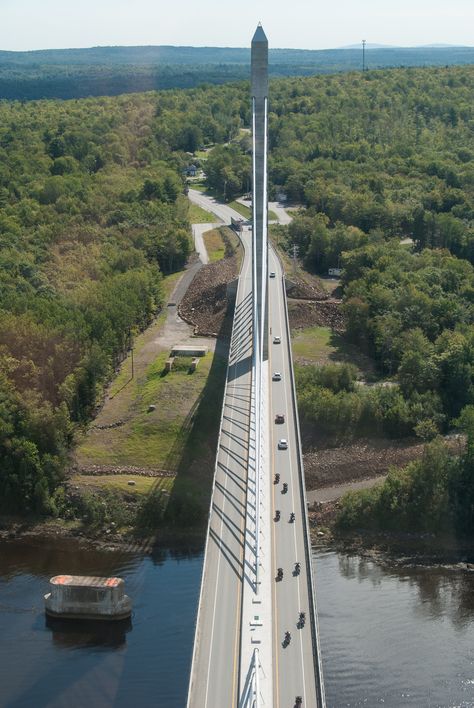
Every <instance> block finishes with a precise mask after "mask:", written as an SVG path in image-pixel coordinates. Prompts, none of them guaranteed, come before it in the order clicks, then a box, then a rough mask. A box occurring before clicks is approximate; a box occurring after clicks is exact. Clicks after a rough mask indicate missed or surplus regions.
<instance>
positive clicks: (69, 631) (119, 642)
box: [45, 615, 132, 649]
mask: <svg viewBox="0 0 474 708" xmlns="http://www.w3.org/2000/svg"><path fill="white" fill-rule="evenodd" d="M45 626H46V627H47V628H48V629H49V630H51V635H52V638H53V643H54V644H55V645H56V646H57V647H59V648H64V649H84V648H89V649H91V648H98V647H105V648H107V649H119V648H120V647H122V646H123V645H124V644H125V642H126V639H127V633H128V632H130V631H131V630H132V620H131V619H130V617H128V618H127V619H124V620H119V621H114V622H108V621H102V622H100V621H97V620H96V621H94V620H80V621H77V620H66V619H60V618H58V617H49V616H48V615H45Z"/></svg>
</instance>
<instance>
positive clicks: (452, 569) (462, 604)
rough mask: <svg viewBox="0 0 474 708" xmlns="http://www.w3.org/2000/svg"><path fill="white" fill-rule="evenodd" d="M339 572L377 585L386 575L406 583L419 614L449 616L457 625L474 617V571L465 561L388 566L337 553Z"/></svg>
mask: <svg viewBox="0 0 474 708" xmlns="http://www.w3.org/2000/svg"><path fill="white" fill-rule="evenodd" d="M338 563H339V570H340V573H341V575H342V576H343V577H344V578H346V579H348V580H354V579H355V580H357V581H358V582H364V581H367V582H369V583H370V584H371V586H372V587H374V588H377V587H380V586H381V585H382V584H383V583H384V581H386V579H387V578H393V579H396V580H397V581H398V582H399V583H403V584H405V583H406V584H407V585H408V586H409V587H410V588H411V589H412V590H413V591H414V592H416V596H417V597H418V600H419V603H418V606H417V607H416V608H415V610H416V611H417V612H419V613H421V615H423V616H425V617H426V616H427V617H432V618H436V617H437V618H439V617H444V618H446V617H447V618H449V620H450V621H451V622H452V623H453V624H454V625H455V626H458V627H460V628H463V627H464V626H465V624H466V622H467V621H469V620H471V619H472V618H473V617H474V570H469V569H468V568H467V567H466V565H465V564H459V565H453V566H431V565H421V564H420V565H414V566H413V567H409V566H403V565H402V566H399V565H391V566H390V565H388V564H387V563H386V562H383V563H375V562H374V561H373V560H372V559H369V558H366V557H361V556H355V555H346V554H340V555H339V556H338Z"/></svg>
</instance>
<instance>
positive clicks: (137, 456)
mask: <svg viewBox="0 0 474 708" xmlns="http://www.w3.org/2000/svg"><path fill="white" fill-rule="evenodd" d="M167 358H168V352H167V351H166V352H162V353H160V354H159V355H158V356H157V357H156V358H155V359H154V361H153V362H152V363H151V364H150V365H149V366H148V367H146V369H145V371H144V372H143V373H138V374H137V375H136V377H135V378H134V379H133V380H131V381H129V382H128V383H124V384H122V385H125V388H126V391H125V389H124V388H122V389H121V388H120V387H119V386H120V383H121V381H120V379H121V378H122V377H121V376H119V377H118V378H117V380H116V381H115V382H114V386H113V389H112V391H111V395H113V391H114V390H115V391H116V393H117V394H118V396H120V402H118V403H117V405H116V406H114V411H115V414H116V415H117V420H125V423H124V424H123V425H121V426H119V427H116V428H110V429H106V430H97V429H94V428H91V429H90V430H89V432H88V434H87V436H86V438H85V439H84V440H83V442H82V444H81V445H80V446H79V448H78V450H77V458H78V462H79V464H81V465H83V466H84V465H92V464H112V465H124V466H125V465H133V466H138V467H146V468H151V469H167V470H168V469H170V470H173V469H174V462H173V451H174V450H175V448H176V446H177V445H178V446H181V445H184V443H185V441H186V438H187V435H188V429H187V427H188V426H187V423H188V418H189V415H190V403H191V402H192V401H196V400H198V398H199V395H200V394H201V393H202V390H203V388H204V386H205V383H206V379H207V375H208V372H209V369H210V366H211V362H212V354H207V355H206V356H205V357H203V358H202V359H201V361H200V363H199V366H198V368H197V370H196V371H195V372H194V373H193V374H190V373H188V371H187V370H186V369H184V368H183V369H181V370H173V371H171V372H170V373H168V374H166V375H164V364H165V360H166V359H167ZM151 404H153V405H156V409H155V410H154V411H151V412H148V406H149V405H151Z"/></svg>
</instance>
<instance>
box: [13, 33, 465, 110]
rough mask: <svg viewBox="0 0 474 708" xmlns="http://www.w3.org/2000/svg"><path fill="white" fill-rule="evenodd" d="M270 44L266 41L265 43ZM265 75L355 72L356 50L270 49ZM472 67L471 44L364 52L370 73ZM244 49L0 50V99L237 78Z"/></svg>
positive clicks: (246, 64) (244, 74)
mask: <svg viewBox="0 0 474 708" xmlns="http://www.w3.org/2000/svg"><path fill="white" fill-rule="evenodd" d="M270 40H271V38H270ZM269 59H270V67H269V70H270V76H274V77H277V76H309V75H312V74H328V73H334V72H337V71H339V72H347V71H354V70H355V71H357V70H358V69H360V68H361V49H360V48H359V47H355V48H352V47H350V48H344V49H322V50H309V49H273V48H272V47H271V41H270V51H269ZM473 62H474V48H473V47H411V48H409V47H386V48H385V47H383V48H378V47H377V48H376V47H374V48H370V49H367V65H368V66H369V68H371V69H379V68H383V67H397V66H398V67H399V66H448V65H455V64H459V65H462V64H469V63H471V64H472V63H473ZM249 71H250V50H249V49H248V48H230V47H172V46H148V47H120V46H118V47H90V48H88V49H46V50H37V51H29V52H9V51H0V98H6V99H19V100H36V99H40V98H63V99H71V98H87V97H89V96H103V95H107V96H115V95H118V94H121V93H134V92H137V91H152V90H159V89H170V88H193V87H197V86H200V85H202V84H223V83H228V82H230V81H243V80H246V79H247V78H248V75H249Z"/></svg>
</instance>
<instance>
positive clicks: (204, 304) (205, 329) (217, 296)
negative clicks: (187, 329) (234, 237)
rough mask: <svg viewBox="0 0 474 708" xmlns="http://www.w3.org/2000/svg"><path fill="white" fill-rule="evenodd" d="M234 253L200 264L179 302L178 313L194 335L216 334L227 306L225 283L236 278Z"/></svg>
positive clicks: (221, 324) (206, 335)
mask: <svg viewBox="0 0 474 708" xmlns="http://www.w3.org/2000/svg"><path fill="white" fill-rule="evenodd" d="M237 273H238V271H237V259H236V257H235V256H231V257H230V258H224V259H222V260H220V261H217V262H216V263H209V264H208V265H205V266H203V267H202V268H201V269H200V270H199V272H198V273H197V274H196V275H195V277H194V279H193V281H192V283H191V285H190V286H189V288H188V290H187V292H186V295H185V296H184V297H183V299H182V300H181V303H180V305H179V315H180V317H182V318H183V320H185V321H186V322H189V324H192V325H193V326H194V333H195V334H196V335H200V336H205V337H217V335H218V333H219V332H220V330H221V328H222V326H223V323H224V319H225V315H226V312H227V307H228V304H229V303H228V297H227V285H228V283H230V282H232V281H233V280H235V278H236V277H237Z"/></svg>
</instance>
